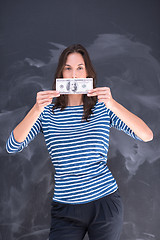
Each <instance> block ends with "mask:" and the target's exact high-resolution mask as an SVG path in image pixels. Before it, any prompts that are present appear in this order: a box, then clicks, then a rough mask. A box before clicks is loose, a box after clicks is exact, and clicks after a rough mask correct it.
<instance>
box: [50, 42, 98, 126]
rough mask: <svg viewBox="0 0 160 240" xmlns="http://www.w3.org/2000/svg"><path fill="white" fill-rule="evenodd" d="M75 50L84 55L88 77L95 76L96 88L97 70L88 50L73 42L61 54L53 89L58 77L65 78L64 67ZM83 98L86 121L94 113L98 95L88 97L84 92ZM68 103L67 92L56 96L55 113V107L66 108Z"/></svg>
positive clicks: (83, 117)
mask: <svg viewBox="0 0 160 240" xmlns="http://www.w3.org/2000/svg"><path fill="white" fill-rule="evenodd" d="M74 52H76V53H80V54H81V55H82V57H83V59H84V62H85V67H86V71H87V77H89V78H93V88H95V86H96V72H95V70H94V68H93V66H92V63H91V60H90V57H89V54H88V52H87V50H86V49H85V48H84V47H83V46H82V45H81V44H73V45H71V46H69V47H67V48H66V49H64V51H63V52H62V53H61V55H60V57H59V62H58V66H57V70H56V72H55V76H54V83H53V87H52V89H53V90H55V89H56V78H63V74H62V72H63V68H64V66H65V64H66V61H67V57H68V55H69V54H71V53H74ZM82 100H83V116H82V119H85V120H86V121H88V118H89V117H90V115H91V114H92V113H93V112H92V109H93V107H94V106H95V104H96V101H97V97H88V96H87V95H86V94H83V97H82ZM67 104H68V96H67V95H65V94H62V95H60V97H58V98H56V100H55V103H54V105H53V108H52V110H53V113H54V109H56V108H58V107H60V108H61V110H64V109H65V108H66V107H67Z"/></svg>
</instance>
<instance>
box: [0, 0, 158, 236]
mask: <svg viewBox="0 0 160 240" xmlns="http://www.w3.org/2000/svg"><path fill="white" fill-rule="evenodd" d="M159 7H160V2H159V1H157V0H155V1H151V0H140V1H139V0H135V1H127V0H122V1H118V0H114V1H111V0H105V1H104V0H102V1H97V0H92V1H91V0H81V1H73V0H68V1H65V0H64V1H62V0H55V1H51V0H48V1H43V0H39V1H37V0H34V1H25V0H21V1H19V0H15V1H9V0H5V1H1V9H0V11H1V13H0V18H1V28H0V33H1V37H0V45H1V56H0V58H1V67H0V69H1V75H0V109H1V110H0V127H1V131H0V132H1V134H0V143H1V144H0V189H1V194H0V240H36V239H38V240H41V239H42V240H47V239H48V234H49V228H50V209H51V201H52V195H53V191H54V167H53V166H52V163H51V161H50V158H49V154H48V152H47V149H46V146H45V142H44V139H43V136H42V134H39V135H38V136H37V137H36V139H34V141H33V142H31V143H30V144H29V145H28V147H27V148H26V149H24V150H23V151H22V152H21V153H17V154H8V153H7V152H6V150H5V144H6V141H7V138H8V137H9V134H10V132H11V131H12V130H13V128H14V127H15V126H16V125H17V124H18V123H19V122H20V121H21V120H22V119H23V117H24V116H25V114H26V113H27V112H28V111H29V109H30V108H31V107H32V106H33V105H34V103H35V98H36V93H37V92H38V91H40V90H47V89H51V87H52V83H53V78H54V73H55V69H56V65H57V61H58V57H59V55H60V53H61V52H62V50H63V49H64V48H65V47H66V46H68V45H70V44H72V43H81V44H82V45H84V46H85V47H86V48H87V50H88V52H89V54H90V57H91V59H92V62H93V65H94V67H95V69H96V72H97V75H98V83H97V86H109V87H110V88H111V91H112V95H113V97H114V98H115V100H116V101H118V102H119V103H121V104H122V105H124V106H125V107H126V108H127V109H129V110H130V111H131V112H133V113H135V114H136V115H138V116H139V117H141V118H142V119H143V120H144V121H145V122H146V123H147V124H148V126H149V127H150V128H151V129H152V130H153V132H154V139H153V141H151V142H148V143H144V142H140V141H137V140H134V139H132V138H130V137H129V136H127V135H125V134H124V133H122V132H120V131H117V130H115V129H112V130H111V135H110V148H109V155H108V164H109V168H110V169H111V171H112V173H113V175H114V177H115V178H116V180H117V183H118V185H119V189H120V193H121V196H122V199H123V203H124V224H123V231H122V235H121V240H159V239H160V228H159V222H160V214H159V213H160V208H159V203H160V191H159V189H160V174H159V173H160V161H159V160H160V157H159V156H160V144H159V133H160V130H159V126H158V123H159V119H160V111H159V109H160V61H159V60H160V54H159V41H160V15H159ZM87 239H88V236H87V234H86V236H85V240H87Z"/></svg>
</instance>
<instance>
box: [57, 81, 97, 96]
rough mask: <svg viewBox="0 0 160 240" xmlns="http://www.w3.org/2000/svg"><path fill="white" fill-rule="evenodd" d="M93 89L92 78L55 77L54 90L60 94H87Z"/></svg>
mask: <svg viewBox="0 0 160 240" xmlns="http://www.w3.org/2000/svg"><path fill="white" fill-rule="evenodd" d="M91 89H93V78H57V79H56V91H58V92H59V93H60V94H87V92H88V90H91Z"/></svg>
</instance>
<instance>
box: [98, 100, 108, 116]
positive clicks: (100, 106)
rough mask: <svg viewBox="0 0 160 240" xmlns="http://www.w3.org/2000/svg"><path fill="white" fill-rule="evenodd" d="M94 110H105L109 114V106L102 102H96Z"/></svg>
mask: <svg viewBox="0 0 160 240" xmlns="http://www.w3.org/2000/svg"><path fill="white" fill-rule="evenodd" d="M94 111H99V112H101V111H103V112H104V111H105V112H106V113H107V114H108V115H110V114H111V110H110V109H109V108H107V107H106V105H105V103H104V102H98V101H97V102H96V104H95V106H94Z"/></svg>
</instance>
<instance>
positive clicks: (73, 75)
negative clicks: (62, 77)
mask: <svg viewBox="0 0 160 240" xmlns="http://www.w3.org/2000/svg"><path fill="white" fill-rule="evenodd" d="M76 77H77V74H76V70H73V72H72V78H76Z"/></svg>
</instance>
